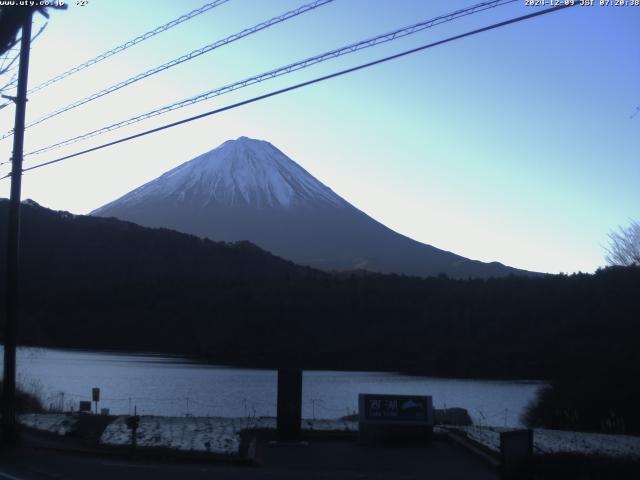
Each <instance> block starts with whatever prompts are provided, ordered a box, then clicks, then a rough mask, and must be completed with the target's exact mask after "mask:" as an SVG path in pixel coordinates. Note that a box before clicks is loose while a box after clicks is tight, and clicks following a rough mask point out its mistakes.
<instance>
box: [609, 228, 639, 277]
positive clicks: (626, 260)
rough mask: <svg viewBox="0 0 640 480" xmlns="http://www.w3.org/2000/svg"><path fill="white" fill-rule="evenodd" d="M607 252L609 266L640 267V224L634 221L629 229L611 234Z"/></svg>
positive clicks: (620, 229)
mask: <svg viewBox="0 0 640 480" xmlns="http://www.w3.org/2000/svg"><path fill="white" fill-rule="evenodd" d="M606 252H607V255H606V257H605V258H606V260H607V262H608V263H609V265H624V266H628V265H640V222H638V221H636V220H632V221H631V223H630V224H629V226H628V227H620V228H619V229H618V230H617V231H615V232H611V233H610V234H609V246H608V247H606Z"/></svg>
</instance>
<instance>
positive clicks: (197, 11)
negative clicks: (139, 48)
mask: <svg viewBox="0 0 640 480" xmlns="http://www.w3.org/2000/svg"><path fill="white" fill-rule="evenodd" d="M228 1H229V0H215V1H214V2H210V3H207V4H205V5H203V6H202V7H200V8H197V9H195V10H193V11H191V12H189V13H186V14H184V15H182V16H180V17H178V18H176V19H175V20H171V21H170V22H169V23H165V24H164V25H161V26H159V27H156V28H154V29H153V30H150V31H148V32H146V33H143V34H142V35H139V36H137V37H135V38H133V39H131V40H129V41H127V42H125V43H123V44H122V45H118V46H117V47H115V48H112V49H111V50H108V51H106V52H104V53H101V54H100V55H98V56H96V57H93V58H91V59H89V60H87V61H86V62H84V63H81V64H80V65H78V66H76V67H73V68H71V69H69V70H67V71H66V72H63V73H61V74H60V75H57V76H55V77H53V78H51V79H50V80H47V81H46V82H43V83H41V84H40V85H37V86H35V87H33V88H31V89H30V90H29V92H28V93H33V92H37V91H38V90H42V89H43V88H46V87H48V86H50V85H53V84H54V83H56V82H59V81H60V80H62V79H63V78H67V77H68V76H70V75H73V74H74V73H77V72H79V71H80V70H84V69H85V68H87V67H90V66H91V65H95V64H96V63H98V62H101V61H102V60H105V59H106V58H109V57H111V56H113V55H115V54H117V53H120V52H122V51H124V50H127V49H128V48H131V47H133V46H134V45H137V44H138V43H140V42H143V41H145V40H148V39H149V38H151V37H154V36H155V35H158V34H159V33H162V32H165V31H167V30H169V29H170V28H173V27H175V26H177V25H180V24H181V23H183V22H186V21H187V20H191V19H192V18H194V17H197V16H198V15H201V14H203V13H205V12H207V11H209V10H211V9H212V8H215V7H217V6H219V5H222V4H223V3H227V2H228Z"/></svg>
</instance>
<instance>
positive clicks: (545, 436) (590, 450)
mask: <svg viewBox="0 0 640 480" xmlns="http://www.w3.org/2000/svg"><path fill="white" fill-rule="evenodd" d="M452 430H458V431H461V432H464V433H466V434H467V436H468V437H469V438H470V439H472V440H474V441H476V442H478V443H481V444H483V445H485V446H486V447H488V448H490V449H491V450H494V451H499V450H500V432H504V431H507V430H509V429H507V428H496V427H456V428H455V429H452ZM533 447H534V452H535V453H537V454H547V453H582V454H600V455H607V456H610V457H632V458H640V437H634V436H631V435H609V434H604V433H582V432H565V431H561V430H545V429H541V428H536V429H534V430H533Z"/></svg>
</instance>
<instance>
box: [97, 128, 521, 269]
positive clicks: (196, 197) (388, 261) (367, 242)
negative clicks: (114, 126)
mask: <svg viewBox="0 0 640 480" xmlns="http://www.w3.org/2000/svg"><path fill="white" fill-rule="evenodd" d="M91 214H92V215H95V216H102V217H116V218H119V219H123V220H128V221H132V222H135V223H138V224H140V225H145V226H151V227H166V228H170V229H175V230H178V231H181V232H186V233H191V234H194V235H198V236H201V237H208V238H211V239H214V240H224V241H238V240H249V241H251V242H253V243H255V244H257V245H259V246H260V247H262V248H264V249H265V250H268V251H270V252H272V253H274V254H275V255H278V256H281V257H284V258H287V259H290V260H292V261H294V262H296V263H299V264H303V265H309V266H312V267H316V268H321V269H324V270H353V269H365V270H370V271H377V272H384V273H401V274H408V275H418V276H431V275H437V274H440V273H445V274H447V275H449V276H452V277H455V278H467V277H493V276H505V275H509V274H511V273H523V274H527V273H529V272H524V271H520V270H516V269H512V268H509V267H506V266H504V265H502V264H500V263H497V262H494V263H483V262H479V261H474V260H469V259H467V258H464V257H461V256H459V255H456V254H453V253H451V252H447V251H444V250H440V249H438V248H435V247H433V246H431V245H427V244H423V243H420V242H417V241H415V240H412V239H410V238H408V237H405V236H403V235H400V234H398V233H396V232H394V231H392V230H391V229H389V228H387V227H385V226H384V225H382V224H381V223H379V222H377V221H376V220H374V219H372V218H371V217H369V216H368V215H366V214H365V213H363V212H362V211H360V210H358V209H357V208H355V207H354V206H352V205H351V204H349V203H348V202H347V201H345V200H344V199H342V198H341V197H340V196H338V195H337V194H336V193H334V192H333V191H332V190H331V189H330V188H328V187H327V186H325V185H323V184H322V183H321V182H319V181H318V180H317V179H315V178H314V177H313V176H312V175H310V174H309V173H308V172H307V171H306V170H304V169H303V168H302V167H300V166H299V165H298V164H296V163H295V162H294V161H293V160H291V159H290V158H288V157H287V156H286V155H285V154H284V153H282V152H281V151H280V150H278V149H277V148H276V147H274V146H273V145H271V144H270V143H268V142H265V141H259V140H253V139H249V138H247V137H240V138H239V139H237V140H230V141H227V142H225V143H223V144H222V145H220V146H219V147H218V148H216V149H214V150H212V151H210V152H207V153H205V154H203V155H200V156H199V157H196V158H195V159H193V160H191V161H189V162H186V163H184V164H182V165H180V166H178V167H176V168H174V169H173V170H170V171H168V172H166V173H165V174H163V175H161V176H160V177H158V178H157V179H155V180H153V181H151V182H149V183H147V184H145V185H143V186H141V187H139V188H137V189H135V190H133V191H132V192H130V193H128V194H126V195H124V196H123V197H121V198H119V199H117V200H115V201H113V202H111V203H109V204H107V205H105V206H103V207H101V208H99V209H97V210H95V211H94V212H92V213H91Z"/></svg>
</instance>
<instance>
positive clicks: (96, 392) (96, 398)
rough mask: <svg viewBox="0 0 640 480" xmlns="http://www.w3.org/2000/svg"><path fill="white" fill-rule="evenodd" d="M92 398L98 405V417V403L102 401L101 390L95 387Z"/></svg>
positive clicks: (92, 390)
mask: <svg viewBox="0 0 640 480" xmlns="http://www.w3.org/2000/svg"><path fill="white" fill-rule="evenodd" d="M91 397H92V399H93V401H94V402H95V405H96V415H97V414H98V402H99V401H100V389H99V388H98V387H93V388H92V389H91Z"/></svg>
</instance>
